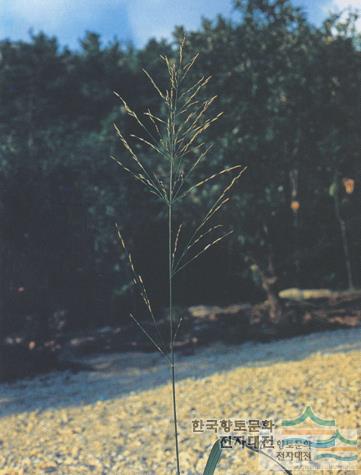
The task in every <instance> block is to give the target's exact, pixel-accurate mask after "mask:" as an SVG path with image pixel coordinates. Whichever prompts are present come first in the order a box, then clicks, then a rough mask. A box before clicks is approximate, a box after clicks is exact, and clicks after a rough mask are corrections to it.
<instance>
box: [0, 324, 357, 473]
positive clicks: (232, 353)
mask: <svg viewBox="0 0 361 475" xmlns="http://www.w3.org/2000/svg"><path fill="white" fill-rule="evenodd" d="M360 342H361V329H353V330H339V331H334V332H325V333H317V334H313V335H310V336H307V337H297V338H293V339H290V340H283V341H279V342H272V343H266V344H254V343H247V344H244V345H241V346H233V347H225V346H223V345H216V346H213V347H209V348H203V349H202V350H200V351H198V352H197V353H196V354H195V355H193V356H189V357H186V356H180V357H178V378H179V381H180V382H179V384H178V395H179V416H180V420H181V424H180V443H181V462H182V466H183V467H184V472H183V473H185V474H188V475H190V474H198V473H202V469H203V468H204V464H205V460H206V457H207V455H208V452H209V448H210V445H211V444H212V442H213V441H214V440H215V436H214V434H212V433H207V434H206V433H204V434H193V433H192V431H191V420H192V418H202V417H203V418H206V419H207V418H232V417H236V418H242V419H250V418H256V419H262V418H263V419H264V418H273V419H275V420H277V419H281V418H284V417H288V418H292V417H296V416H297V415H299V414H300V412H302V409H303V408H304V406H305V405H311V406H312V407H313V408H314V410H315V412H317V413H319V414H320V415H321V416H323V417H325V418H336V419H337V422H338V423H339V424H340V425H342V426H343V427H350V428H351V427H355V426H356V425H357V420H356V419H357V405H358V403H359V390H360V388H359V387H358V381H357V379H358V380H359V379H360V369H359V368H360ZM88 361H89V360H88ZM91 362H92V364H94V365H95V366H96V367H97V368H98V371H96V372H82V373H78V374H70V373H68V372H64V373H53V374H49V375H47V376H42V377H36V378H33V379H31V380H30V379H29V380H23V381H20V382H16V383H13V384H3V385H0V413H1V416H2V419H1V420H0V448H1V451H0V474H3V475H4V474H7V475H10V474H11V475H15V474H16V475H21V474H25V473H26V474H43V473H44V474H45V473H57V474H64V475H71V474H78V473H79V474H87V473H94V474H116V475H118V474H121V475H123V474H124V475H128V474H129V475H133V474H134V475H135V474H136V475H138V474H146V475H152V474H157V475H159V474H167V475H168V474H170V473H173V472H174V470H173V449H172V440H173V439H172V434H171V424H170V402H171V401H170V393H169V386H168V370H167V367H166V366H165V364H164V362H163V361H162V360H161V358H160V357H158V355H155V354H136V353H133V354H120V355H118V354H112V355H99V356H97V357H94V358H92V359H91ZM257 464H258V460H256V457H249V456H247V455H246V454H243V453H242V454H241V453H240V452H238V454H233V453H232V454H230V455H229V456H227V457H226V458H225V459H224V460H222V462H221V465H220V468H219V471H218V473H219V475H221V474H228V473H229V474H234V473H242V474H246V473H247V474H248V473H249V474H251V473H252V474H254V473H257V467H258V465H257ZM230 467H232V469H231V468H230ZM259 473H261V472H259ZM217 475H218V474H217Z"/></svg>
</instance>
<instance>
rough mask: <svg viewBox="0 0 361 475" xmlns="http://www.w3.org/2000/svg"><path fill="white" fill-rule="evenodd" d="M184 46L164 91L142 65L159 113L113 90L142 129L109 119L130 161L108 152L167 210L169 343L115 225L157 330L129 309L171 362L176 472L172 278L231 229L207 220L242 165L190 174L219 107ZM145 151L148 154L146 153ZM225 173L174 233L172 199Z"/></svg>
mask: <svg viewBox="0 0 361 475" xmlns="http://www.w3.org/2000/svg"><path fill="white" fill-rule="evenodd" d="M184 47H185V42H184V40H183V41H182V42H181V44H180V47H179V51H178V57H177V58H176V60H173V59H170V58H168V57H165V56H162V57H161V58H162V60H163V61H164V63H165V65H166V67H167V70H168V77H169V81H168V87H167V89H166V90H165V91H162V89H161V88H160V87H159V85H158V84H157V83H156V82H155V80H154V79H153V78H152V76H151V75H150V74H149V72H148V71H146V70H144V73H145V75H146V76H147V78H148V80H149V81H150V83H151V85H152V86H153V88H154V89H155V91H156V93H157V94H158V95H159V96H160V98H161V100H162V102H163V105H164V110H165V113H164V116H161V117H159V116H158V115H156V114H155V113H153V112H152V111H151V110H150V109H148V110H147V111H146V112H145V113H144V114H142V117H143V115H144V118H145V119H144V121H143V120H142V119H141V118H140V114H139V115H138V114H137V113H136V112H135V111H133V110H132V109H131V107H130V106H129V105H128V104H127V102H126V101H125V100H124V98H122V97H121V96H120V95H119V94H118V93H116V92H115V95H116V96H117V97H118V98H119V99H120V101H121V104H122V108H123V110H124V112H125V113H126V114H127V115H128V116H129V117H131V118H132V119H133V120H134V121H135V122H136V123H137V124H138V126H139V127H140V129H141V130H143V132H144V133H145V136H143V135H142V136H140V135H136V134H130V135H129V137H125V136H124V134H122V133H121V131H120V130H119V128H118V126H117V125H116V124H114V128H115V131H116V134H117V136H118V138H119V140H120V143H121V145H122V147H123V148H124V149H125V150H126V151H127V153H128V155H129V157H130V163H131V164H130V165H129V166H128V165H125V164H124V163H123V162H122V161H121V160H119V159H118V158H117V157H114V156H113V157H112V159H113V160H115V162H116V163H117V164H118V165H119V166H120V167H121V168H122V169H123V170H124V171H125V172H126V173H128V174H130V175H131V176H132V177H133V178H134V179H135V180H136V181H138V182H140V183H142V185H143V186H144V187H145V188H146V189H148V191H149V192H150V193H152V194H154V195H156V196H157V198H158V199H159V200H161V201H162V203H163V204H164V206H165V207H166V210H167V214H168V284H169V285H168V299H169V342H168V344H166V343H165V342H164V340H163V337H162V334H161V332H160V331H159V324H158V322H157V320H156V317H155V315H154V313H153V310H152V306H151V303H150V300H149V298H148V294H147V291H146V288H145V285H144V283H143V279H142V277H141V276H140V275H139V274H138V273H137V272H136V270H135V267H134V263H133V259H132V256H131V254H130V253H129V251H128V250H127V248H126V245H125V242H124V239H123V237H122V235H121V233H120V230H119V227H118V226H117V228H116V229H117V235H118V239H119V242H120V244H121V247H122V249H123V251H124V252H126V254H127V256H128V263H129V266H130V268H131V272H132V278H133V284H134V286H135V287H136V288H137V289H138V291H139V294H140V296H141V297H142V299H143V302H144V305H145V307H146V309H147V311H148V313H149V314H150V317H151V319H152V322H153V324H154V327H155V331H156V333H157V335H156V336H155V335H154V336H152V335H151V334H150V333H149V332H148V331H147V330H146V329H145V328H144V325H142V323H141V322H140V321H139V320H138V319H137V318H136V317H135V316H134V315H131V318H132V319H133V320H134V321H135V323H136V324H137V325H138V326H139V328H140V329H141V330H142V332H143V333H144V335H145V336H146V337H147V338H148V340H149V341H150V342H151V343H152V345H154V347H155V348H156V349H157V350H158V351H159V352H160V353H161V354H162V355H163V356H164V357H165V358H166V359H167V361H168V363H169V367H170V372H171V375H170V376H171V383H172V407H173V422H174V436H175V461H176V473H177V475H180V459H179V443H178V421H177V398H176V377H175V354H174V343H175V338H176V335H177V332H178V330H179V328H180V326H181V323H182V317H180V318H177V317H176V315H175V311H174V305H173V287H174V280H173V279H174V277H175V275H176V274H177V273H178V272H180V271H181V270H182V269H184V268H185V267H186V266H188V265H189V264H190V263H192V262H193V261H195V260H196V259H198V258H199V257H200V256H201V255H203V254H204V253H205V252H206V251H208V250H209V249H210V248H212V247H213V246H215V245H217V244H218V243H220V242H221V241H222V240H223V239H225V238H226V237H228V236H229V235H230V234H231V233H232V230H225V229H224V227H223V226H222V225H219V224H218V225H210V224H209V223H210V221H211V220H212V219H213V218H214V216H215V215H216V214H217V213H218V212H219V211H221V210H222V208H223V207H224V206H225V205H226V203H227V202H228V201H229V199H230V194H231V192H232V190H233V188H234V187H235V185H236V183H237V181H238V179H239V178H240V177H241V175H242V173H243V172H244V171H245V167H243V166H241V165H235V166H231V167H226V168H224V169H223V170H220V171H218V172H216V173H212V174H210V175H209V176H205V177H204V178H202V179H199V178H198V179H197V178H196V177H195V171H196V169H197V168H198V167H199V165H200V164H201V163H203V162H204V161H205V160H206V158H207V155H208V154H209V152H210V150H211V149H212V145H208V144H206V143H205V141H203V142H202V140H201V139H202V136H203V134H204V133H205V132H206V130H207V129H208V128H209V127H210V126H212V125H213V124H214V123H215V122H216V121H218V120H219V119H220V117H221V116H222V113H217V114H215V115H209V111H210V109H211V106H212V105H213V104H214V102H215V101H216V99H217V96H212V97H211V98H209V99H203V98H202V95H203V92H204V89H205V88H206V86H207V84H208V83H209V81H210V79H211V77H210V76H207V77H204V76H202V77H201V78H200V79H199V80H197V81H196V82H195V83H194V84H191V85H190V86H187V85H186V79H188V74H189V72H190V70H191V68H192V66H193V65H194V63H195V62H196V60H197V58H198V54H196V55H195V56H193V57H192V58H191V60H190V61H189V62H188V63H187V64H184ZM131 142H135V143H138V144H140V145H142V147H143V149H144V148H145V149H148V150H149V155H154V154H155V155H157V156H158V157H159V159H160V160H161V163H162V167H155V166H154V165H152V160H151V157H147V158H142V157H140V155H139V154H138V153H136V152H135V150H138V148H139V147H135V146H133V145H132V144H131ZM146 156H147V154H145V157H146ZM224 175H233V176H232V177H231V179H230V180H229V182H228V184H227V185H226V186H225V187H224V188H223V189H222V191H221V193H220V194H219V196H218V198H217V199H216V200H215V202H214V203H213V204H212V205H211V206H210V208H209V209H208V210H207V212H206V214H205V215H204V217H203V219H201V221H200V222H199V224H198V225H196V227H195V229H193V231H191V232H190V237H189V238H188V239H185V237H183V236H185V233H184V226H183V224H179V225H178V226H177V231H176V232H175V233H173V228H174V227H175V219H174V207H175V205H176V204H177V206H179V205H181V203H182V201H184V200H186V199H188V198H189V197H192V196H194V195H195V194H196V193H197V192H198V190H199V189H200V188H202V187H203V186H205V185H207V184H208V183H209V182H211V181H212V182H213V181H215V180H217V179H219V178H221V177H222V176H224ZM207 225H208V226H207ZM207 228H208V229H207ZM173 234H174V236H173Z"/></svg>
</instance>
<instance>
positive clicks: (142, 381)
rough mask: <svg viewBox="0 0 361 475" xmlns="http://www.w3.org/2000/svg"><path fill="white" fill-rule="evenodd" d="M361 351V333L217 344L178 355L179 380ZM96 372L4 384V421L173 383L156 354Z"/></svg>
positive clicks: (126, 357) (107, 359) (0, 407)
mask: <svg viewBox="0 0 361 475" xmlns="http://www.w3.org/2000/svg"><path fill="white" fill-rule="evenodd" d="M360 349H361V328H354V329H349V330H335V331H326V332H319V333H313V334H310V335H307V336H299V337H295V338H291V339H287V340H278V341H272V342H269V343H253V342H247V343H243V344H241V345H227V346H225V345H224V344H215V345H212V346H209V347H206V348H201V349H199V350H196V352H195V354H194V355H191V356H184V355H177V380H178V381H180V380H182V379H185V378H197V379H198V378H206V377H208V376H210V375H212V374H213V373H219V372H226V371H229V370H232V369H234V368H236V367H240V366H244V367H250V366H251V367H252V366H265V365H267V366H268V365H272V364H273V363H277V362H288V361H295V360H302V359H304V358H307V357H309V356H310V355H312V354H314V353H318V352H319V353H322V354H327V353H337V352H342V353H343V352H349V351H355V350H360ZM84 362H87V363H90V364H91V365H92V366H93V367H94V368H95V369H96V370H95V371H84V372H79V373H71V372H69V371H63V372H54V373H50V374H47V375H43V376H37V377H34V378H29V379H24V380H21V381H17V382H14V383H3V384H0V416H1V417H5V416H9V415H11V414H16V413H20V412H30V411H39V412H40V411H44V410H48V409H56V408H60V407H68V406H78V405H85V404H93V403H95V402H97V401H101V400H109V399H117V398H120V397H122V396H125V395H127V394H130V393H132V392H139V391H145V390H148V389H153V388H155V387H157V386H159V385H164V384H167V383H168V382H169V369H168V366H167V364H166V360H165V359H164V358H163V357H162V356H161V355H159V354H155V353H119V354H117V353H112V354H103V355H97V356H92V357H88V358H87V359H86V360H84Z"/></svg>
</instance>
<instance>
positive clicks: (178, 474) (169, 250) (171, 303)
mask: <svg viewBox="0 0 361 475" xmlns="http://www.w3.org/2000/svg"><path fill="white" fill-rule="evenodd" d="M172 175H173V166H172V163H171V177H170V200H169V205H168V263H169V324H170V352H171V378H172V400H173V418H174V437H175V451H176V462H177V475H180V465H179V446H178V421H177V403H176V388H175V371H174V341H173V264H172V198H171V193H172V191H171V190H172Z"/></svg>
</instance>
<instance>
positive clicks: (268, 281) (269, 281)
mask: <svg viewBox="0 0 361 475" xmlns="http://www.w3.org/2000/svg"><path fill="white" fill-rule="evenodd" d="M251 260H252V263H253V268H254V270H255V271H256V272H257V274H258V275H259V277H260V279H261V283H262V288H263V290H264V291H265V293H266V296H267V303H268V305H269V319H270V322H271V323H274V324H281V323H284V318H285V317H284V312H283V306H282V303H281V300H280V298H279V296H278V286H277V284H278V279H277V276H276V273H275V270H274V265H273V259H272V257H271V256H269V257H268V265H267V268H266V269H265V268H264V267H263V266H261V265H260V264H259V262H256V260H255V259H254V258H252V259H251Z"/></svg>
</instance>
